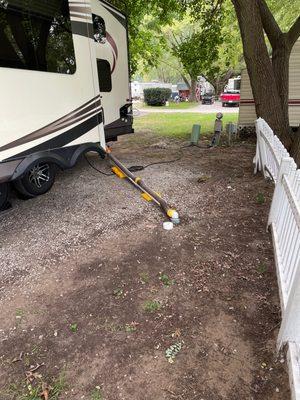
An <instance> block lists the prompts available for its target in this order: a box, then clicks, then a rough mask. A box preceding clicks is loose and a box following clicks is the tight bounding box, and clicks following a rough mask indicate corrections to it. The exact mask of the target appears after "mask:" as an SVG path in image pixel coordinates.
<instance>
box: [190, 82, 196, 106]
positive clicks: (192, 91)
mask: <svg viewBox="0 0 300 400" xmlns="http://www.w3.org/2000/svg"><path fill="white" fill-rule="evenodd" d="M196 89H197V80H196V79H191V88H190V101H194V102H196V101H197V96H196Z"/></svg>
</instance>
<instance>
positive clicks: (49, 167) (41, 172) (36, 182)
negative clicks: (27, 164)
mask: <svg viewBox="0 0 300 400" xmlns="http://www.w3.org/2000/svg"><path fill="white" fill-rule="evenodd" d="M55 172H56V167H55V165H54V164H53V163H49V162H37V163H36V164H35V165H33V166H32V167H31V168H30V170H28V171H27V172H26V174H25V175H24V176H23V177H22V178H21V179H18V180H16V181H14V182H13V185H14V188H15V189H16V191H17V193H18V194H19V196H20V197H21V198H23V199H32V198H34V197H37V196H41V195H42V194H45V193H47V192H48V191H49V190H50V189H51V188H52V186H53V184H54V181H55Z"/></svg>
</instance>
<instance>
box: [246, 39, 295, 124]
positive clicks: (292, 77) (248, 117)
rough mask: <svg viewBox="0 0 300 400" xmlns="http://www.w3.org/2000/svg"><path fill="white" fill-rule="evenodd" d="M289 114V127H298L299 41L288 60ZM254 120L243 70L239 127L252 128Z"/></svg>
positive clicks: (247, 80) (248, 83) (252, 104)
mask: <svg viewBox="0 0 300 400" xmlns="http://www.w3.org/2000/svg"><path fill="white" fill-rule="evenodd" d="M289 114H290V124H291V126H292V127H298V126H299V125H300V40H298V41H297V42H296V44H295V46H294V48H293V50H292V53H291V58H290V82H289ZM256 119H257V115H256V111H255V105H254V100H253V93H252V89H251V85H250V79H249V75H248V72H247V70H244V71H243V72H242V83H241V101H240V115H239V127H240V128H243V127H247V126H254V122H255V120H256Z"/></svg>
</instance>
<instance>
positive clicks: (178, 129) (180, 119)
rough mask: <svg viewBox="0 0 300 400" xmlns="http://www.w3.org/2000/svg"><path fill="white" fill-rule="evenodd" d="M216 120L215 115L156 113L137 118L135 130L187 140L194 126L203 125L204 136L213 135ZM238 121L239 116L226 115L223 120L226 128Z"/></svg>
mask: <svg viewBox="0 0 300 400" xmlns="http://www.w3.org/2000/svg"><path fill="white" fill-rule="evenodd" d="M215 118H216V115H215V114H199V113H189V114H182V113H178V114H177V113H174V114H164V113H162V114H161V113H157V114H156V113H155V114H148V115H145V116H143V117H138V118H135V122H134V128H135V131H136V132H145V131H150V132H153V133H154V134H157V135H160V136H168V137H174V138H180V139H186V138H188V137H189V136H190V135H191V132H192V126H193V125H194V124H200V125H201V128H202V129H201V132H202V134H209V133H212V132H213V129H214V121H215ZM237 119H238V114H225V115H224V118H223V122H224V128H225V125H226V124H228V123H229V122H233V123H236V122H237Z"/></svg>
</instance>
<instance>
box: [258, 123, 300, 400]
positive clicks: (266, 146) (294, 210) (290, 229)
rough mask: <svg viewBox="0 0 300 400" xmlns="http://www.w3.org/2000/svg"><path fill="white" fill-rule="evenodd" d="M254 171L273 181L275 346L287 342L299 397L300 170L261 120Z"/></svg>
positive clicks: (295, 392) (295, 393) (293, 383)
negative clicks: (277, 323) (277, 302)
mask: <svg viewBox="0 0 300 400" xmlns="http://www.w3.org/2000/svg"><path fill="white" fill-rule="evenodd" d="M256 133H257V148H256V156H255V158H254V163H255V173H256V172H257V171H262V172H263V174H264V176H265V178H266V179H272V180H273V181H274V183H275V191H274V196H273V201H272V206H271V210H270V215H269V221H268V226H269V227H270V228H271V231H272V236H273V246H274V253H275V261H276V268H277V276H278V284H279V290H280V299H281V308H282V324H281V329H280V333H279V337H278V349H280V348H282V346H283V345H285V344H287V345H288V361H289V370H290V381H291V387H292V399H297V400H299V399H300V170H298V169H297V165H296V164H295V162H294V160H293V158H291V157H290V155H289V153H288V152H287V150H286V149H285V147H284V146H283V144H282V143H281V141H280V140H279V138H278V137H277V136H276V135H275V134H274V133H273V131H272V129H271V128H270V127H269V125H268V124H267V123H266V122H265V121H264V120H263V119H261V118H260V119H258V120H257V121H256Z"/></svg>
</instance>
